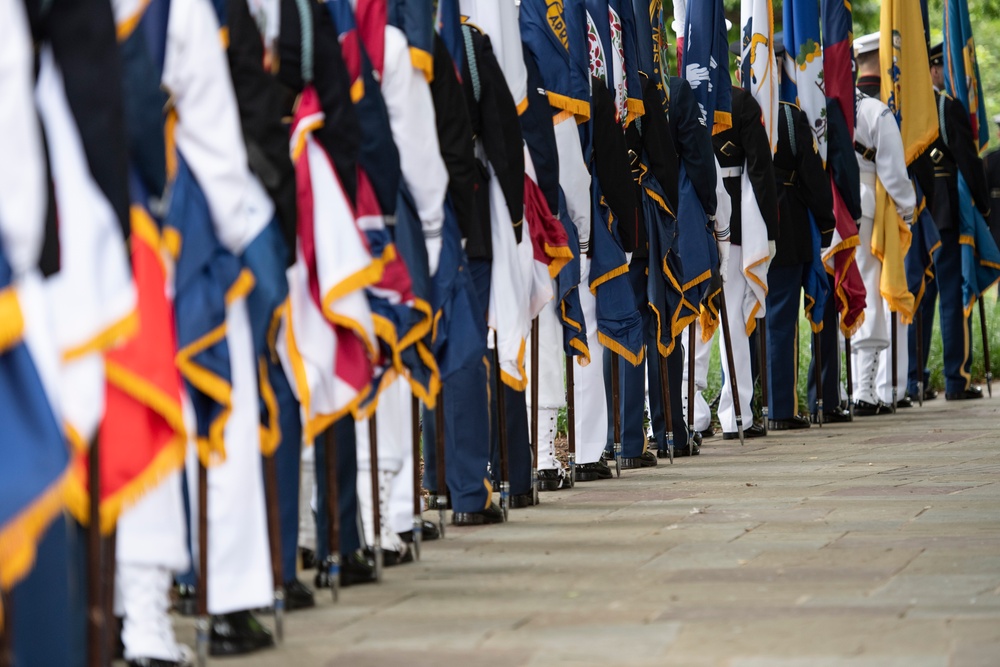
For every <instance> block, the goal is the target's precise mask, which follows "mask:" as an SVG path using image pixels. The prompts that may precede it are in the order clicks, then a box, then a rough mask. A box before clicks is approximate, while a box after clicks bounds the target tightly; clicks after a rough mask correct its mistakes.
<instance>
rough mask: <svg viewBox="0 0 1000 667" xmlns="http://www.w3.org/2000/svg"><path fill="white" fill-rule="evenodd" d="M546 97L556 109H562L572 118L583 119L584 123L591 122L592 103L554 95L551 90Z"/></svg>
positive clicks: (557, 94) (546, 93)
mask: <svg viewBox="0 0 1000 667" xmlns="http://www.w3.org/2000/svg"><path fill="white" fill-rule="evenodd" d="M545 95H546V97H548V98H549V104H550V105H551V106H553V107H555V108H556V109H562V110H563V111H566V112H568V113H569V114H570V115H571V116H574V117H576V118H578V119H580V118H582V119H583V120H584V121H587V120H590V102H587V101H584V100H578V99H575V98H572V97H569V96H568V95H560V94H559V93H553V92H552V91H551V90H549V91H546V92H545ZM554 124H558V123H554Z"/></svg>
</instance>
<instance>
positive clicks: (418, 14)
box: [358, 0, 434, 82]
mask: <svg viewBox="0 0 1000 667" xmlns="http://www.w3.org/2000/svg"><path fill="white" fill-rule="evenodd" d="M385 2H386V0H359V1H358V17H359V19H360V18H361V17H363V16H364V12H363V11H361V9H362V5H365V4H370V3H371V4H383V3H385ZM388 2H389V13H388V21H389V25H394V26H396V27H397V28H399V29H400V30H402V31H403V33H405V34H406V41H407V42H408V43H409V45H410V60H411V61H412V62H413V66H414V67H416V68H417V69H418V70H420V71H421V72H423V73H424V77H425V78H426V79H427V81H428V82H430V81H431V80H432V79H433V78H434V7H433V6H432V4H431V0H388ZM359 22H360V21H359ZM379 71H381V69H379Z"/></svg>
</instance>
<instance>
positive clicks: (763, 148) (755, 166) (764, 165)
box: [740, 95, 811, 241]
mask: <svg viewBox="0 0 1000 667" xmlns="http://www.w3.org/2000/svg"><path fill="white" fill-rule="evenodd" d="M760 119H761V110H760V105H759V104H757V101H756V100H755V99H753V97H751V96H750V95H745V96H744V99H743V110H742V117H741V119H740V141H741V142H742V144H743V150H744V152H745V153H746V161H747V166H746V169H747V173H748V175H749V176H750V182H751V183H752V184H753V191H754V195H755V196H756V197H757V206H758V207H759V208H760V213H761V215H762V216H764V224H766V225H767V238H768V240H771V241H773V240H774V239H776V238H777V237H778V189H777V186H776V184H775V182H774V164H773V163H772V157H771V142H770V141H769V140H768V138H767V131H766V130H765V129H764V124H763V123H762V122H761V120H760ZM810 134H811V133H810Z"/></svg>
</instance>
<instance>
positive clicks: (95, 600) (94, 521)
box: [87, 438, 110, 667]
mask: <svg viewBox="0 0 1000 667" xmlns="http://www.w3.org/2000/svg"><path fill="white" fill-rule="evenodd" d="M87 458H88V461H87V462H88V466H89V469H88V485H89V488H90V497H89V501H88V502H89V504H88V508H87V509H88V520H89V525H88V526H87V608H88V614H87V626H88V653H89V661H88V662H89V664H90V665H91V667H105V665H107V664H109V663H110V661H109V660H108V656H107V655H106V653H105V650H106V648H107V632H108V619H107V618H106V617H105V615H104V604H103V603H102V598H103V586H101V580H102V579H103V573H104V568H103V560H102V558H101V555H102V554H101V551H102V546H103V544H102V539H101V504H100V503H101V447H100V444H99V443H98V441H97V439H96V438H95V439H94V440H93V442H91V443H90V449H89V451H88V452H87Z"/></svg>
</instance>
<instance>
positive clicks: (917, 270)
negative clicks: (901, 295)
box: [904, 179, 941, 312]
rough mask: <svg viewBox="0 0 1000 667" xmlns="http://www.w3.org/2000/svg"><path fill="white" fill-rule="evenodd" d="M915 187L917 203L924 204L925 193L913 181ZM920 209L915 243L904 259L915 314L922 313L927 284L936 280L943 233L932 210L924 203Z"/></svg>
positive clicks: (914, 222) (916, 221) (915, 223)
mask: <svg viewBox="0 0 1000 667" xmlns="http://www.w3.org/2000/svg"><path fill="white" fill-rule="evenodd" d="M913 187H914V189H915V190H916V193H917V201H918V202H923V201H924V193H923V192H922V191H921V189H920V184H919V183H917V181H916V179H914V181H913ZM918 209H919V212H918V213H917V215H915V216H914V219H913V224H912V225H911V226H910V232H911V233H912V235H913V241H912V242H911V243H910V249H909V251H908V252H907V253H906V257H905V259H904V262H905V264H906V286H907V288H908V289H909V290H910V293H911V294H913V309H914V311H913V312H920V301H921V300H922V299H923V297H924V291H925V290H926V289H927V282H928V281H930V280H934V271H935V268H934V259H935V256H936V255H937V250H938V248H940V247H941V233H940V232H939V231H938V228H937V225H936V224H934V219H933V218H932V217H931V212H930V210H929V209H928V208H927V207H926V206H925V205H924V204H923V203H921V204H920V205H919V206H918Z"/></svg>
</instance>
